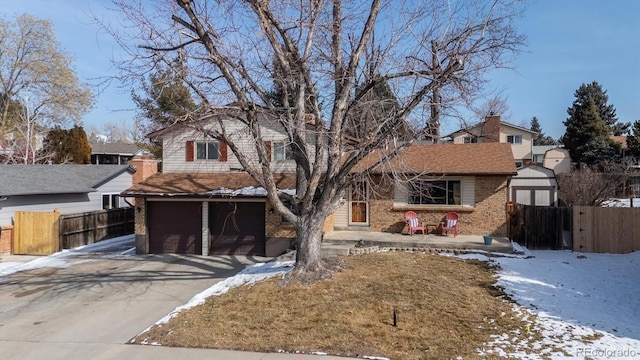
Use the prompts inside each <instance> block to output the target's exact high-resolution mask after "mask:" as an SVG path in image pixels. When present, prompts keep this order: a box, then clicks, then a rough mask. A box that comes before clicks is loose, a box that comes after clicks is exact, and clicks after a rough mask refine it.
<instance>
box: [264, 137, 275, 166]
mask: <svg viewBox="0 0 640 360" xmlns="http://www.w3.org/2000/svg"><path fill="white" fill-rule="evenodd" d="M264 148H265V149H266V150H267V159H269V161H273V155H272V154H271V141H265V142H264Z"/></svg>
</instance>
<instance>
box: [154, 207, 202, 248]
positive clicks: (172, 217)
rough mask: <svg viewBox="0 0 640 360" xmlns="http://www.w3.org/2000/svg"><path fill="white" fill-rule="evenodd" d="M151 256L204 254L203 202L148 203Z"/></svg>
mask: <svg viewBox="0 0 640 360" xmlns="http://www.w3.org/2000/svg"><path fill="white" fill-rule="evenodd" d="M147 217H148V224H149V225H148V228H149V253H151V254H191V255H200V254H202V230H201V229H202V202H200V201H193V202H186V201H185V202H179V201H149V202H147Z"/></svg>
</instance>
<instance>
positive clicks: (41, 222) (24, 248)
mask: <svg viewBox="0 0 640 360" xmlns="http://www.w3.org/2000/svg"><path fill="white" fill-rule="evenodd" d="M59 218H60V212H59V211H57V210H56V211H53V212H27V211H16V212H15V215H14V222H15V224H14V230H15V235H14V238H13V241H14V243H13V253H14V254H19V255H49V254H53V253H55V252H57V251H58V250H60V238H59V237H58V233H59Z"/></svg>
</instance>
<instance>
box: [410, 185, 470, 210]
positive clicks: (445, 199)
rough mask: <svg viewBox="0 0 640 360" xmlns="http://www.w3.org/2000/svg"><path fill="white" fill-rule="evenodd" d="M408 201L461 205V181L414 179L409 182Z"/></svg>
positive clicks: (424, 203) (423, 203) (413, 202)
mask: <svg viewBox="0 0 640 360" xmlns="http://www.w3.org/2000/svg"><path fill="white" fill-rule="evenodd" d="M407 202H408V203H409V204H421V205H461V204H462V201H461V192H460V181H459V180H439V181H426V180H418V181H412V182H411V183H409V199H408V201H407Z"/></svg>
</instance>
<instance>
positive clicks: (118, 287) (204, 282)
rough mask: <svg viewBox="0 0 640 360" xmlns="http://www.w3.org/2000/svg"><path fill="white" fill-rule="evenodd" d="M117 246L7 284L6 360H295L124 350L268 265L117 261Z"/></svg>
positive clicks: (1, 353) (3, 291)
mask: <svg viewBox="0 0 640 360" xmlns="http://www.w3.org/2000/svg"><path fill="white" fill-rule="evenodd" d="M132 241H133V240H132ZM131 245H132V244H131ZM118 246H119V247H120V248H119V249H108V248H107V249H101V250H100V251H96V252H86V251H85V252H79V253H77V254H74V256H71V257H68V258H67V259H66V262H67V264H66V265H68V267H66V268H58V267H41V268H36V269H32V270H28V271H23V272H18V273H14V274H11V275H7V276H3V277H0V358H2V359H112V358H129V359H145V358H154V359H165V358H166V359H170V358H175V357H185V358H189V359H197V358H203V359H204V358H207V359H284V358H288V357H286V355H285V354H259V353H241V352H229V351H216V350H201V349H175V348H164V347H154V346H139V345H125V344H126V343H127V342H128V341H129V340H130V339H131V338H133V337H134V336H136V335H137V334H139V333H140V332H142V331H143V330H145V329H146V328H147V327H149V326H150V325H152V324H154V323H155V322H156V321H157V320H158V319H160V318H162V317H163V316H165V315H166V314H168V313H169V312H171V311H172V310H173V309H175V308H176V307H177V306H179V305H182V304H184V303H185V302H187V301H188V300H189V299H191V298H192V297H193V296H194V295H195V294H197V293H199V292H201V291H202V290H204V289H206V288H208V287H210V286H211V285H213V284H215V283H216V282H218V281H220V280H222V279H224V278H226V277H229V276H231V275H234V274H235V273H237V272H238V271H240V270H242V269H243V268H244V267H245V266H246V265H249V264H253V263H255V262H259V261H265V260H268V259H266V258H249V257H236V256H215V257H204V256H180V255H118V254H119V253H120V251H121V250H122V248H123V247H122V243H119V244H118ZM125 252H126V251H125ZM63 266H64V265H63ZM282 355H285V356H282ZM291 356H292V357H293V356H295V355H293V354H292V355H291ZM311 357H313V356H311ZM323 358H324V359H328V358H331V357H323Z"/></svg>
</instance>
